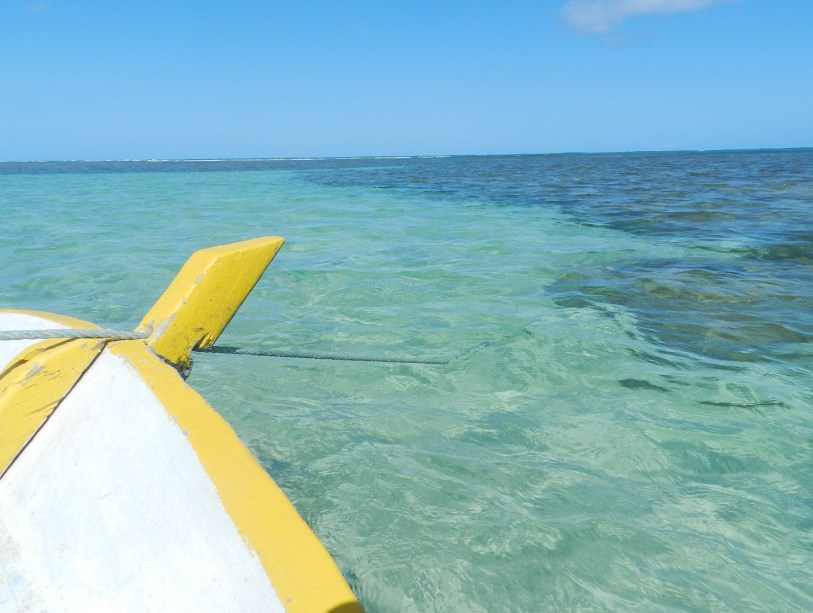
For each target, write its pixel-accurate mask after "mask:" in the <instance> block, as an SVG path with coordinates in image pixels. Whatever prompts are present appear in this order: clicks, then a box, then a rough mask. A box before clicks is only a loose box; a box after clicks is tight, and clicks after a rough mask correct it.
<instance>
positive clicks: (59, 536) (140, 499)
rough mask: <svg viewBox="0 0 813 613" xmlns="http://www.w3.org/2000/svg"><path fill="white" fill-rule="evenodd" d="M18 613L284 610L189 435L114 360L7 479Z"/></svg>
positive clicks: (98, 368)
mask: <svg viewBox="0 0 813 613" xmlns="http://www.w3.org/2000/svg"><path fill="white" fill-rule="evenodd" d="M7 317H8V316H7V315H3V316H2V319H0V328H1V327H2V325H3V324H4V321H3V319H5V318H7ZM25 325H26V326H28V325H29V323H26V324H25ZM38 325H40V324H38ZM22 342H28V341H22ZM2 344H3V343H0V345H2ZM1 360H2V356H0V364H2V361H1ZM7 610H14V611H17V610H27V611H42V610H47V611H51V610H53V611H83V612H84V611H138V612H141V611H218V612H222V611H278V612H282V611H284V609H283V606H282V604H281V603H280V600H279V598H278V596H277V595H276V593H275V592H274V590H273V587H272V586H271V584H270V582H269V581H268V578H267V576H266V574H265V571H264V570H263V568H262V566H261V565H260V562H259V560H258V559H257V557H256V554H254V552H253V551H252V550H251V549H250V547H249V546H248V545H247V544H245V543H244V542H243V540H242V538H241V537H240V535H239V533H238V531H237V529H236V528H235V526H234V524H233V523H232V521H231V518H230V517H229V515H228V514H227V512H226V510H225V509H224V507H223V505H222V503H221V501H220V499H219V497H218V495H217V492H216V490H215V488H214V485H213V484H212V482H211V481H210V480H209V477H208V475H207V474H206V472H205V471H204V469H203V468H202V466H201V465H200V463H199V462H198V459H197V455H196V454H195V452H194V450H193V448H192V446H191V445H190V443H189V442H188V440H187V439H186V436H185V435H184V433H183V432H182V431H181V429H180V428H179V427H178V426H177V424H176V423H175V422H174V421H173V420H172V419H171V417H170V416H169V415H168V414H167V413H166V411H165V410H164V408H163V406H162V405H161V404H160V403H159V401H158V400H157V399H156V398H155V396H154V395H153V393H152V392H151V390H150V389H149V388H148V386H147V385H146V384H145V383H144V382H143V381H142V380H141V378H140V377H139V375H138V374H137V372H136V371H135V370H134V369H133V368H132V367H131V366H130V365H129V364H128V363H127V362H126V360H124V359H123V358H120V357H118V356H114V355H112V354H110V353H109V352H104V353H103V354H102V355H101V356H100V357H99V359H98V360H97V361H96V362H95V363H94V365H93V366H92V368H91V369H90V371H89V372H88V373H86V375H85V376H84V377H83V378H82V379H81V381H80V382H79V383H78V384H77V386H76V387H75V388H74V390H73V392H72V393H71V394H70V396H69V397H68V398H66V399H65V400H64V401H63V402H62V404H61V405H60V406H59V408H58V409H57V410H56V411H55V412H54V414H53V415H52V416H51V418H50V419H49V420H48V422H47V423H46V424H45V426H44V427H43V428H42V430H41V431H40V433H39V434H38V435H37V436H36V437H35V438H34V439H33V441H32V442H31V444H30V445H29V446H28V448H27V449H26V450H25V452H24V453H23V454H22V455H21V456H20V457H19V458H18V459H17V460H16V461H15V463H14V464H13V465H12V466H11V468H10V469H9V471H8V472H7V473H6V475H5V476H4V477H3V479H2V480H0V611H7Z"/></svg>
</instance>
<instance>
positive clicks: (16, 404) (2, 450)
mask: <svg viewBox="0 0 813 613" xmlns="http://www.w3.org/2000/svg"><path fill="white" fill-rule="evenodd" d="M104 345H105V342H104V341H101V340H99V339H86V340H74V341H65V340H50V341H44V342H41V343H37V344H36V345H33V346H31V347H29V348H28V349H26V350H25V351H23V352H22V353H20V354H19V355H18V356H17V357H16V358H14V360H12V362H11V363H10V364H9V365H8V366H7V367H6V369H5V370H4V371H3V372H2V373H0V475H2V474H3V473H5V471H6V469H7V468H8V467H9V466H10V465H11V463H12V462H13V461H14V459H15V458H16V457H17V456H18V455H19V453H20V452H21V451H22V450H23V449H24V448H25V446H26V445H27V444H28V441H30V440H31V438H32V437H33V436H34V435H35V434H36V433H37V431H38V430H39V429H40V428H41V427H42V425H43V424H44V423H45V421H46V420H47V419H48V418H49V417H50V416H51V413H53V412H54V410H55V409H56V407H57V406H59V403H60V402H62V399H63V398H64V397H65V396H66V395H67V394H68V393H69V392H70V391H71V389H73V386H74V385H76V383H77V381H79V379H80V378H81V377H82V374H83V373H84V372H85V371H86V370H87V369H88V368H89V367H90V365H91V364H92V363H93V361H94V360H95V359H96V358H97V357H98V355H99V353H101V351H102V349H103V348H104Z"/></svg>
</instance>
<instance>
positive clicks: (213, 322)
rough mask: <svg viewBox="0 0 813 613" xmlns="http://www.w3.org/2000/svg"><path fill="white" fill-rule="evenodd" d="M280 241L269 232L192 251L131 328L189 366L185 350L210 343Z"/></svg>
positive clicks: (168, 356) (163, 354)
mask: <svg viewBox="0 0 813 613" xmlns="http://www.w3.org/2000/svg"><path fill="white" fill-rule="evenodd" d="M283 242H284V241H283V239H282V238H279V237H276V236H269V237H265V238H255V239H253V240H248V241H243V242H240V243H233V244H231V245H223V246H220V247H212V248H210V249H202V250H201V251H198V252H196V253H194V254H192V257H190V258H189V260H187V262H186V264H184V266H183V268H182V269H181V271H180V272H179V273H178V276H177V277H175V280H174V281H173V282H172V283H171V284H170V286H169V287H168V288H167V290H166V291H165V292H164V294H163V295H162V296H161V298H160V299H159V300H158V302H156V303H155V305H154V306H153V307H152V309H150V312H149V313H147V314H146V315H145V316H144V319H143V320H142V321H141V324H139V326H138V328H136V330H137V331H138V332H146V333H147V334H149V335H150V338H149V340H148V341H147V342H148V344H149V345H150V347H151V348H152V350H153V351H155V353H157V354H158V355H159V356H161V357H162V358H164V359H165V360H167V361H168V362H170V363H171V364H175V365H177V366H178V367H180V368H186V367H188V366H189V364H190V357H189V356H190V352H191V351H192V350H193V349H196V348H203V347H211V346H212V345H213V344H214V342H215V341H216V340H217V338H218V337H219V336H220V333H221V332H222V331H223V329H224V328H225V327H226V325H227V324H228V323H229V322H230V321H231V318H232V317H234V314H235V313H236V312H237V309H238V308H240V305H241V304H243V301H244V300H245V299H246V296H248V294H249V292H250V291H251V290H252V288H253V287H254V285H255V284H256V283H257V281H259V279H260V277H261V276H262V274H263V272H264V271H265V269H266V268H267V267H268V264H270V263H271V260H273V259H274V256H275V255H276V254H277V251H279V249H280V247H282V243H283Z"/></svg>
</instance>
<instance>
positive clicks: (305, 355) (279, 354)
mask: <svg viewBox="0 0 813 613" xmlns="http://www.w3.org/2000/svg"><path fill="white" fill-rule="evenodd" d="M194 351H197V352H199V353H227V354H236V355H257V356H262V357H268V358H298V359H304V360H341V361H345V362H384V363H387V364H448V363H449V361H448V360H418V359H399V358H381V357H373V356H359V355H339V354H335V353H316V352H292V351H284V352H283V351H254V350H252V349H241V348H239V347H209V348H208V349H195V350H194Z"/></svg>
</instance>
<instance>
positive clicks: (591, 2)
mask: <svg viewBox="0 0 813 613" xmlns="http://www.w3.org/2000/svg"><path fill="white" fill-rule="evenodd" d="M731 1H732V0H568V2H567V3H566V4H565V5H564V6H563V7H562V13H561V14H562V18H563V19H564V20H565V21H566V22H568V23H569V24H570V25H572V26H573V27H575V28H577V29H579V30H581V31H582V32H586V33H588V34H602V33H604V32H609V31H610V30H611V29H612V28H614V27H615V26H617V25H619V24H621V23H623V22H624V21H626V20H627V19H629V18H630V17H635V16H637V15H671V14H673V13H683V12H686V11H699V10H701V9H705V8H708V7H710V6H711V5H712V4H721V3H724V2H731ZM734 1H736V0H734Z"/></svg>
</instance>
